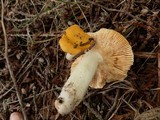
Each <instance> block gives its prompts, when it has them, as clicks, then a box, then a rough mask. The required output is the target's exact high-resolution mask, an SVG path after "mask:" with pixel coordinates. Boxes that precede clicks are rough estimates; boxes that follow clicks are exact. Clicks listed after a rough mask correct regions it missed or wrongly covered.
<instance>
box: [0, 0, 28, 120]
mask: <svg viewBox="0 0 160 120" xmlns="http://www.w3.org/2000/svg"><path fill="white" fill-rule="evenodd" d="M1 25H2V30H3V34H4V40H5V55H4V56H5V59H6V63H7V67H8V70H9V73H10V76H11V79H12V81H13V84H14V87H15V90H16V95H17V98H18V101H19V104H20V106H21V110H22V113H23V117H24V120H27V115H26V113H25V110H24V107H23V103H22V99H21V96H20V93H19V90H18V86H17V83H16V79H15V76H14V74H13V71H12V68H11V66H10V62H9V59H8V40H7V33H6V29H5V25H4V3H3V0H1Z"/></svg>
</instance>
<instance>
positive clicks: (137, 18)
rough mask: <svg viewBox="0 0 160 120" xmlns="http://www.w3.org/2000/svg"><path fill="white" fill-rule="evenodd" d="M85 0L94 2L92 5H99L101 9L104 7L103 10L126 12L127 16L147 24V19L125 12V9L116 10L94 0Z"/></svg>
mask: <svg viewBox="0 0 160 120" xmlns="http://www.w3.org/2000/svg"><path fill="white" fill-rule="evenodd" d="M86 1H87V2H88V3H90V4H94V5H96V6H99V7H101V8H103V9H105V10H107V11H111V12H121V13H125V14H127V15H128V16H130V17H132V18H134V19H136V20H139V21H141V22H144V23H146V24H147V21H145V20H143V19H141V18H139V17H137V16H134V15H132V14H130V13H129V12H127V11H125V10H117V9H112V8H106V7H105V6H103V5H101V4H98V3H95V2H92V1H91V0H86Z"/></svg>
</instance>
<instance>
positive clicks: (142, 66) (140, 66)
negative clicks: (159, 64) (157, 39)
mask: <svg viewBox="0 0 160 120" xmlns="http://www.w3.org/2000/svg"><path fill="white" fill-rule="evenodd" d="M158 47H159V43H158V44H157V45H156V46H155V48H154V49H153V50H152V51H151V53H153V52H154V51H155V50H156V49H157V48H158ZM149 58H150V56H149V57H148V58H146V60H145V61H144V63H143V64H142V65H141V66H140V68H139V69H138V71H137V73H139V71H140V70H141V69H142V68H143V66H144V65H145V63H146V62H147V61H148V59H149Z"/></svg>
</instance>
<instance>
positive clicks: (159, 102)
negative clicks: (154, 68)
mask: <svg viewBox="0 0 160 120" xmlns="http://www.w3.org/2000/svg"><path fill="white" fill-rule="evenodd" d="M158 87H160V53H158ZM157 92H158V95H157V103H158V105H160V91H157Z"/></svg>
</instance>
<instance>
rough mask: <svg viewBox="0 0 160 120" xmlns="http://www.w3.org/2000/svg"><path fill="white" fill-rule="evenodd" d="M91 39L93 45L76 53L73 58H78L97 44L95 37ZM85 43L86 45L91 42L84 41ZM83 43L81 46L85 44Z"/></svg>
mask: <svg viewBox="0 0 160 120" xmlns="http://www.w3.org/2000/svg"><path fill="white" fill-rule="evenodd" d="M89 41H90V42H91V41H93V43H92V45H91V46H90V47H89V48H88V49H87V50H84V51H81V52H79V53H78V54H76V55H75V56H74V57H73V58H72V60H75V59H76V58H78V57H79V56H81V55H82V54H84V53H86V52H87V51H88V50H91V49H92V48H93V47H94V46H95V44H96V41H95V40H94V39H93V38H90V39H89ZM84 44H85V45H86V44H89V43H88V42H87V43H84ZM84 44H83V45H84ZM83 45H81V46H83Z"/></svg>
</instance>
